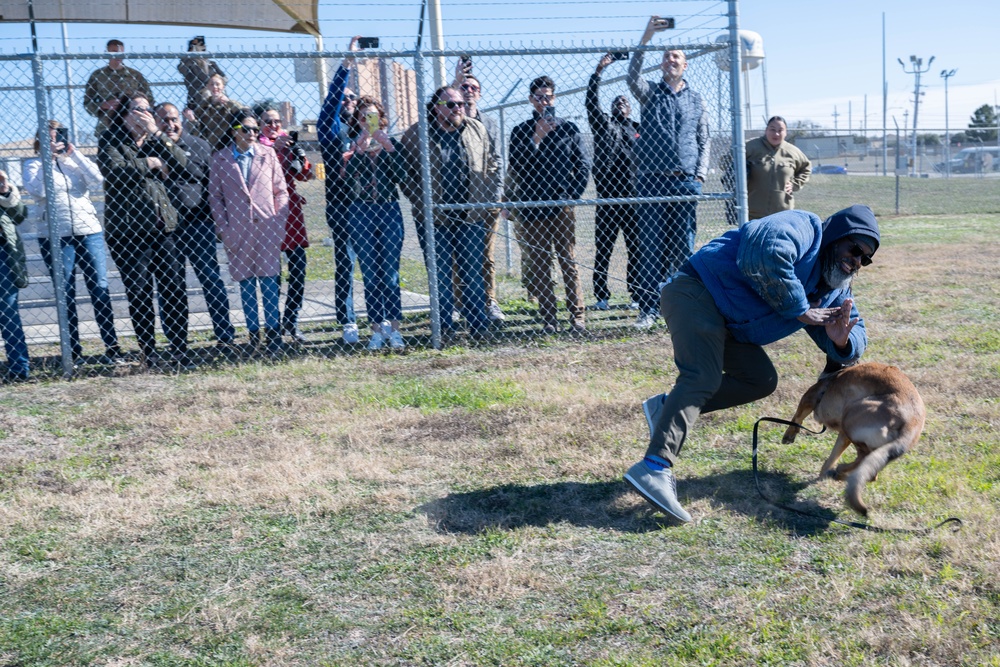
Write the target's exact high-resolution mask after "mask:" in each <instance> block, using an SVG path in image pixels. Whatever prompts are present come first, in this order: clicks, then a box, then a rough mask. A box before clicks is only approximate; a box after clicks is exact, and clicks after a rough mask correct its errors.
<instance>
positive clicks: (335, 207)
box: [326, 193, 358, 324]
mask: <svg viewBox="0 0 1000 667" xmlns="http://www.w3.org/2000/svg"><path fill="white" fill-rule="evenodd" d="M329 197H330V195H329V193H327V202H326V224H327V225H328V226H329V227H330V232H331V236H332V237H333V263H334V279H333V280H334V282H333V301H334V305H335V307H336V309H337V322H338V323H340V324H352V323H354V322H355V321H356V318H355V315H354V262H355V261H356V260H357V259H358V256H357V255H356V254H355V252H354V244H353V243H351V225H350V212H349V206H348V205H347V204H342V203H339V202H336V201H329Z"/></svg>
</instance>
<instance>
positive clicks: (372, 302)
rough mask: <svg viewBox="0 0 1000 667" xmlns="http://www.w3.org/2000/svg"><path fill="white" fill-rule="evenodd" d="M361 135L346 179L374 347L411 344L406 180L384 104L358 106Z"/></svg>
mask: <svg viewBox="0 0 1000 667" xmlns="http://www.w3.org/2000/svg"><path fill="white" fill-rule="evenodd" d="M354 121H355V123H356V124H357V126H358V127H359V128H361V133H360V134H359V135H358V137H357V138H356V139H355V140H354V142H353V143H352V144H351V150H350V151H349V154H350V157H349V158H348V159H347V163H346V165H345V167H344V178H345V179H346V181H347V187H348V189H349V192H350V199H351V205H350V207H349V209H348V220H349V222H348V226H349V228H350V235H351V243H352V244H353V246H354V250H355V252H357V253H358V262H359V263H360V264H361V276H362V279H363V280H364V283H365V306H366V307H367V309H368V323H369V324H370V325H371V328H372V337H371V339H370V340H369V341H368V349H369V350H380V349H382V348H383V347H384V346H385V344H386V343H388V344H389V346H390V347H392V348H393V349H396V350H399V349H402V348H404V347H406V343H404V342H403V336H402V334H401V333H400V332H399V324H400V321H401V320H402V319H403V304H402V293H401V292H400V287H399V260H400V256H401V255H402V253H403V213H402V211H401V210H400V208H399V192H398V190H397V186H398V185H399V184H400V183H402V181H403V179H404V178H406V168H405V165H404V162H403V157H402V147H401V146H400V144H399V142H397V141H396V140H395V139H392V138H390V137H389V135H388V134H387V133H386V131H385V128H386V127H388V125H389V122H388V120H387V119H386V117H385V111H384V110H383V109H382V105H381V104H379V103H378V101H376V100H375V99H374V98H372V97H362V98H361V99H360V100H358V106H357V108H356V109H355V110H354Z"/></svg>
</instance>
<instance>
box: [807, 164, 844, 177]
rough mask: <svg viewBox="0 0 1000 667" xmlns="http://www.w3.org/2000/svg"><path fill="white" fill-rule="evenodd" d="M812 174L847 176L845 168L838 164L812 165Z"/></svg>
mask: <svg viewBox="0 0 1000 667" xmlns="http://www.w3.org/2000/svg"><path fill="white" fill-rule="evenodd" d="M812 173H814V174H843V175H845V176H846V175H847V167H845V166H843V165H839V164H817V165H813V168H812Z"/></svg>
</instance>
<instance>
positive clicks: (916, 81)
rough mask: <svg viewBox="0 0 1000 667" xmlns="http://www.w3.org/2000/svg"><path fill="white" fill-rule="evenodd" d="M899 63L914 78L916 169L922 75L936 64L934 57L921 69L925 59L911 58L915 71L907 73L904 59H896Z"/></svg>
mask: <svg viewBox="0 0 1000 667" xmlns="http://www.w3.org/2000/svg"><path fill="white" fill-rule="evenodd" d="M896 60H897V61H899V65H900V67H902V68H903V72H905V73H906V74H912V75H913V77H914V87H913V167H914V169H916V166H917V112H918V111H919V110H920V75H921V74H925V73H926V72H928V71H929V70H930V68H931V64H932V63H933V62H934V56H931V59H930V60H928V61H927V67H925V68H923V69H921V68H922V67H923V64H924V59H923V58H918V57H916V56H910V65H911V66H912V68H913V69H911V70H909V71H907V69H906V65H904V64H903V59H902V58H896Z"/></svg>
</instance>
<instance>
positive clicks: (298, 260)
mask: <svg viewBox="0 0 1000 667" xmlns="http://www.w3.org/2000/svg"><path fill="white" fill-rule="evenodd" d="M285 257H286V258H287V259H288V292H287V293H286V294H285V312H284V314H283V315H282V316H281V321H282V323H283V324H284V326H286V327H294V326H295V325H296V324H298V322H299V311H300V310H302V302H303V301H304V300H305V297H306V249H305V248H292V249H291V250H286V251H285ZM334 290H336V285H335V286H334ZM336 298H337V297H336V295H334V299H336ZM352 310H353V304H352Z"/></svg>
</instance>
